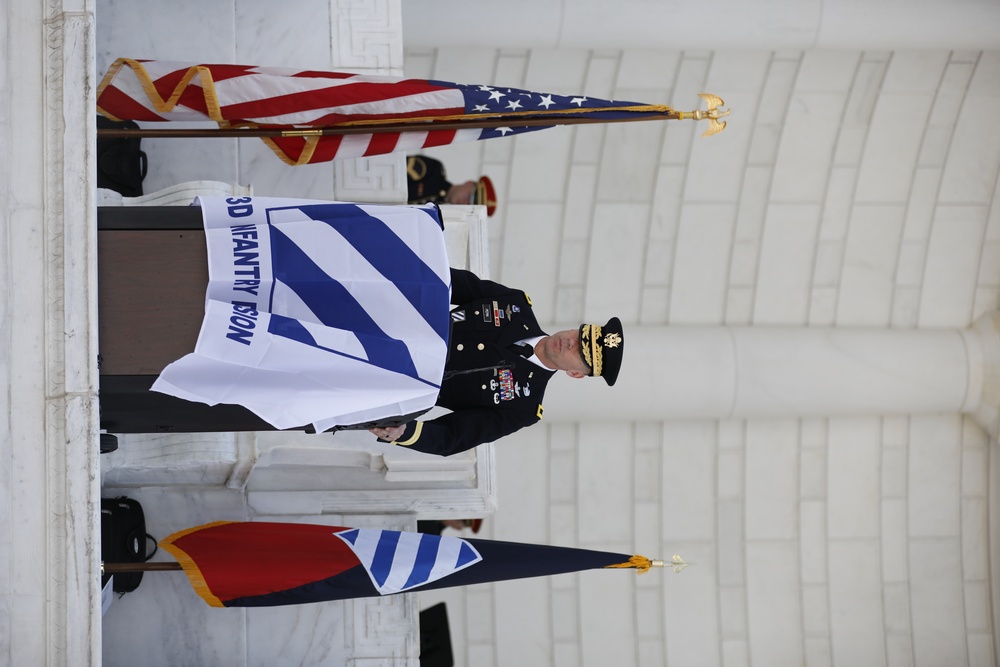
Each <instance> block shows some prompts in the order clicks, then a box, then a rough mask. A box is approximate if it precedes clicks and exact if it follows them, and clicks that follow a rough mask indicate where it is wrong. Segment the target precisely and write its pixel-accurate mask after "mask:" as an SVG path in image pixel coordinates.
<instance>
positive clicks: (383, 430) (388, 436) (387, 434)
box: [368, 425, 406, 442]
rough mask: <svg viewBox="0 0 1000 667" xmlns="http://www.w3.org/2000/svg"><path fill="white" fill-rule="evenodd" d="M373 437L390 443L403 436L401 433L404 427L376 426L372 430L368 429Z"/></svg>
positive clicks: (404, 429)
mask: <svg viewBox="0 0 1000 667" xmlns="http://www.w3.org/2000/svg"><path fill="white" fill-rule="evenodd" d="M368 430H369V431H370V432H371V433H372V434H373V435H375V437H377V438H382V439H383V440H388V441H390V442H392V441H394V440H399V438H401V437H402V436H403V432H404V431H406V426H405V425H404V426H385V427H383V426H376V427H374V428H370V429H368Z"/></svg>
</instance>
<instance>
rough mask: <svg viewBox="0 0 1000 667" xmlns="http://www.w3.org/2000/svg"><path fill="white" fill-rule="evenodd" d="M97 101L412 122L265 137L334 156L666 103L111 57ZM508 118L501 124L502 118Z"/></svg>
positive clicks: (277, 123) (226, 118)
mask: <svg viewBox="0 0 1000 667" xmlns="http://www.w3.org/2000/svg"><path fill="white" fill-rule="evenodd" d="M97 110H98V111H99V112H100V113H101V114H103V115H105V116H107V117H108V118H111V119H112V120H135V121H171V120H183V121H191V120H211V121H214V122H216V123H218V124H219V126H220V127H223V128H239V127H255V128H271V129H279V128H287V129H294V128H299V129H306V128H335V127H357V126H366V125H367V126H372V127H377V126H378V125H379V124H389V123H393V124H394V123H399V122H407V123H410V122H412V123H413V124H414V129H413V131H401V132H385V133H373V134H367V133H362V134H349V135H332V136H322V137H319V136H310V137H294V136H293V137H275V138H265V139H264V141H265V142H266V143H267V144H268V146H270V147H271V149H272V150H273V151H274V152H275V153H276V154H277V155H278V157H280V158H281V159H282V160H283V161H284V162H285V163H287V164H290V165H300V164H314V163H317V162H327V161H329V160H335V159H340V158H353V157H367V156H371V155H381V154H385V153H392V152H395V151H419V150H422V149H425V148H431V147H433V146H443V145H446V144H451V143H459V142H465V141H477V140H479V139H490V138H493V137H501V136H507V135H513V134H519V133H522V132H528V131H531V130H539V129H544V128H545V127H551V126H549V125H542V126H531V127H526V126H524V125H520V126H519V125H518V121H522V122H523V121H524V120H525V119H532V120H533V121H535V120H538V119H552V121H553V123H552V125H558V124H559V122H558V121H559V120H560V119H565V118H569V117H573V118H581V117H586V118H592V119H595V120H605V121H606V120H614V119H621V118H634V119H639V118H640V117H642V116H643V115H646V116H657V117H662V116H663V114H665V113H671V112H673V110H672V109H671V108H670V107H667V106H664V105H658V104H642V103H637V102H625V101H612V100H603V99H599V98H595V97H586V96H583V95H556V94H550V93H537V92H533V91H529V90H520V89H517V88H506V87H501V86H486V85H477V84H458V83H450V82H448V81H433V80H424V79H404V78H398V77H390V76H379V75H371V74H350V73H346V72H326V71H316V70H295V69H284V68H276V67H254V66H247V65H210V64H192V63H177V62H168V61H162V60H132V59H130V58H119V59H118V60H116V61H115V62H114V64H112V65H111V67H110V68H109V69H108V72H107V73H106V74H105V75H104V79H103V80H102V81H101V83H100V85H99V86H98V89H97ZM480 120H491V121H493V120H496V121H500V122H502V123H503V124H504V126H502V127H491V128H487V129H482V128H469V129H459V130H455V129H429V128H427V125H428V124H430V123H433V122H445V121H480ZM508 123H509V125H508Z"/></svg>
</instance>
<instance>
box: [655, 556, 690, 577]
mask: <svg viewBox="0 0 1000 667" xmlns="http://www.w3.org/2000/svg"><path fill="white" fill-rule="evenodd" d="M661 562H662V561H661ZM688 565H694V563H688V562H687V561H685V560H684V559H683V558H681V557H680V556H679V555H677V554H674V557H673V558H671V559H670V567H671V569H673V571H674V574H676V573H678V572H680V571H681V570H683V569H684V568H686V567H687V566H688ZM661 567H662V566H661Z"/></svg>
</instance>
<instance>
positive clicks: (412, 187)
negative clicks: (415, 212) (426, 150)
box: [406, 155, 497, 215]
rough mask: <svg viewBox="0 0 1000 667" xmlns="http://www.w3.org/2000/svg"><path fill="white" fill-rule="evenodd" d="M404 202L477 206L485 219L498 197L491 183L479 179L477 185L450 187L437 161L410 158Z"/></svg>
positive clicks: (472, 182) (417, 156)
mask: <svg viewBox="0 0 1000 667" xmlns="http://www.w3.org/2000/svg"><path fill="white" fill-rule="evenodd" d="M406 201H407V203H410V204H426V203H428V202H434V203H436V204H479V205H481V206H485V207H486V215H493V214H494V213H495V212H496V210H497V195H496V190H494V189H493V181H491V180H490V179H489V177H487V176H482V177H480V179H479V180H478V181H466V182H465V183H459V184H458V185H452V184H451V183H449V182H448V178H447V176H446V175H445V173H444V165H443V164H441V162H440V161H439V160H435V159H434V158H429V157H426V156H424V155H413V156H411V157H409V158H407V160H406Z"/></svg>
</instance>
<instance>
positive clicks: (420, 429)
mask: <svg viewBox="0 0 1000 667" xmlns="http://www.w3.org/2000/svg"><path fill="white" fill-rule="evenodd" d="M451 284H452V302H453V303H457V304H460V305H458V307H456V308H455V309H454V310H452V315H451V318H452V329H451V338H450V340H449V343H448V344H449V351H448V361H447V362H446V363H445V378H444V381H443V382H442V385H441V392H440V394H438V400H437V405H440V406H442V407H445V408H448V409H449V410H451V413H449V414H446V415H442V416H440V417H437V418H436V419H431V420H427V421H420V420H414V421H411V422H409V423H407V424H404V425H402V426H390V427H377V428H372V429H370V430H371V432H372V433H374V434H375V435H376V436H378V438H379V439H380V440H383V441H386V442H392V443H393V444H396V445H402V446H404V447H411V448H412V449H416V450H417V451H421V452H428V453H431V454H439V455H441V456H447V455H449V454H454V453H456V452H461V451H465V450H467V449H471V448H473V447H475V446H476V445H480V444H482V443H484V442H491V441H493V440H497V439H498V438H502V437H503V436H505V435H509V434H511V433H513V432H514V431H517V430H519V429H521V428H524V427H525V426H531V425H532V424H534V423H536V422H538V421H539V420H540V419H541V418H542V410H543V409H542V398H543V396H544V394H545V386H546V384H547V383H548V381H549V378H551V377H552V376H553V375H554V374H555V373H556V371H565V373H566V374H567V375H569V376H570V377H572V378H583V377H601V378H604V381H605V382H607V383H608V384H609V385H613V384H614V383H615V381H616V380H617V379H618V371H619V370H620V368H621V362H622V351H623V349H624V346H625V341H624V334H623V332H622V325H621V322H620V321H619V320H618V318H612V319H611V320H610V321H609V322H608V323H607V324H605V325H603V326H601V325H599V324H583V325H581V326H580V327H579V328H578V329H569V330H566V331H560V332H558V333H555V334H552V335H548V334H546V333H545V332H544V331H542V329H541V327H539V326H538V321H537V320H536V319H535V314H534V312H533V311H532V309H531V299H529V298H528V295H527V294H525V293H524V292H522V291H521V290H516V289H511V288H509V287H505V286H504V285H501V284H499V283H495V282H493V281H490V280H483V279H481V278H479V277H478V276H476V275H475V274H473V273H470V272H468V271H461V270H458V269H452V270H451Z"/></svg>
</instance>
